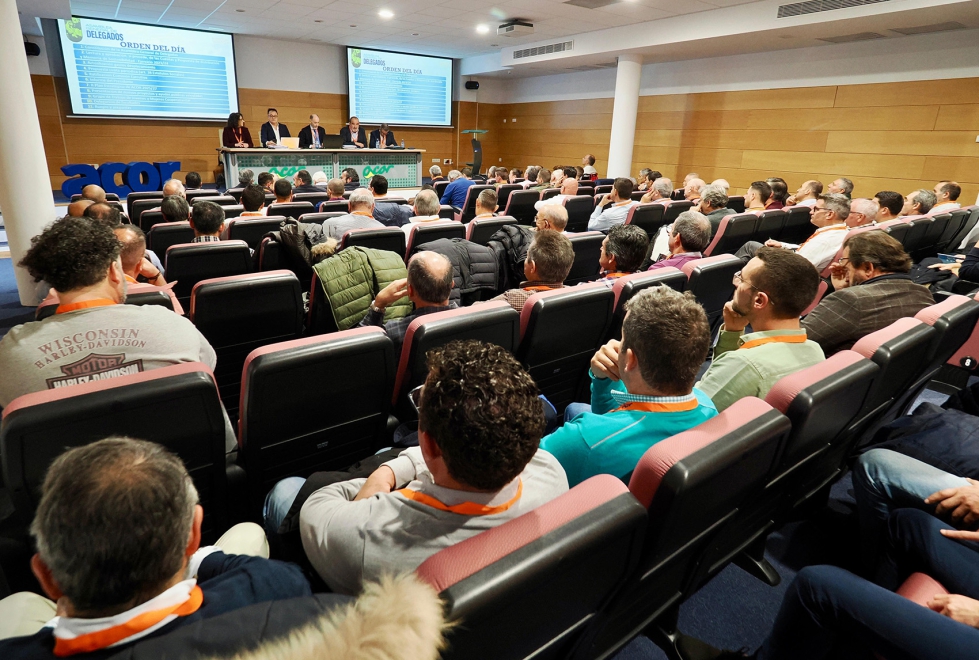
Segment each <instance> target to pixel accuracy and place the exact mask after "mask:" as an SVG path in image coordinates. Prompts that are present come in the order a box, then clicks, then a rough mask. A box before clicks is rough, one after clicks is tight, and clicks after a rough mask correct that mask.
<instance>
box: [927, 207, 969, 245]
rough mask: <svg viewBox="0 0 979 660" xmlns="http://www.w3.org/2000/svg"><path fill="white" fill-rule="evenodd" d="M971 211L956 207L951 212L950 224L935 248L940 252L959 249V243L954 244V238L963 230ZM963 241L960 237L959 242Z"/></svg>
mask: <svg viewBox="0 0 979 660" xmlns="http://www.w3.org/2000/svg"><path fill="white" fill-rule="evenodd" d="M971 213H972V212H971V211H970V210H969V209H956V210H954V211H952V212H951V213H950V214H949V219H948V225H947V226H946V227H945V232H944V233H943V234H942V236H941V238H939V239H938V245H937V246H936V248H935V249H936V250H937V251H938V252H950V251H953V250H957V249H958V247H959V244H958V243H955V244H954V245H953V239H954V238H955V237H956V236H958V235H959V232H960V231H962V228H963V227H964V226H965V224H966V222H967V221H968V220H969V216H970V215H971ZM961 242H962V241H961V239H959V243H961Z"/></svg>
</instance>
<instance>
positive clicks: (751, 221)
mask: <svg viewBox="0 0 979 660" xmlns="http://www.w3.org/2000/svg"><path fill="white" fill-rule="evenodd" d="M757 227H758V216H757V215H755V214H754V213H741V214H739V215H726V216H724V217H723V218H721V224H720V225H718V227H717V231H716V232H714V238H713V239H711V242H710V245H708V246H707V249H706V250H704V254H705V255H707V256H708V257H710V256H713V255H721V254H734V252H736V251H737V250H738V249H740V248H741V246H742V245H744V244H745V243H746V242H748V241H752V240H756V239H757V238H758V237H757V233H758V232H757V231H756V229H757Z"/></svg>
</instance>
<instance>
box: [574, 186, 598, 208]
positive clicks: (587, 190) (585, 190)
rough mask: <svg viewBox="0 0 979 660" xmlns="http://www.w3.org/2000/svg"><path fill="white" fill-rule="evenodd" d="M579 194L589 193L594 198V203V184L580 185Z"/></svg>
mask: <svg viewBox="0 0 979 660" xmlns="http://www.w3.org/2000/svg"><path fill="white" fill-rule="evenodd" d="M578 194H579V195H587V196H589V197H591V198H592V202H593V204H594V197H595V187H594V186H578Z"/></svg>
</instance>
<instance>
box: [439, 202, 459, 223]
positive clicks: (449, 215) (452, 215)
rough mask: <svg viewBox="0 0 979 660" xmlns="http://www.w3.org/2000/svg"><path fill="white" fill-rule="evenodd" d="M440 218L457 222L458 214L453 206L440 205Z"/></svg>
mask: <svg viewBox="0 0 979 660" xmlns="http://www.w3.org/2000/svg"><path fill="white" fill-rule="evenodd" d="M439 217H440V218H442V219H443V220H455V219H456V212H455V209H454V208H452V205H451V204H440V205H439Z"/></svg>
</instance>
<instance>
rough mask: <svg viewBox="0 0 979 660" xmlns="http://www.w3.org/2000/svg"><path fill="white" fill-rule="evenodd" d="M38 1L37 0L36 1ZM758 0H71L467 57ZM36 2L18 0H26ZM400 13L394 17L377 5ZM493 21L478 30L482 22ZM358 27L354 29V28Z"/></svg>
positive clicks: (119, 12) (166, 20)
mask: <svg viewBox="0 0 979 660" xmlns="http://www.w3.org/2000/svg"><path fill="white" fill-rule="evenodd" d="M35 1H36V0H35ZM753 1H754V0H622V1H620V2H617V3H614V4H611V5H609V6H607V7H602V8H599V9H585V8H582V7H576V6H573V5H569V4H565V2H564V1H563V0H505V1H503V2H499V3H498V4H496V5H493V4H491V3H489V2H481V1H479V0H356V1H354V2H350V1H348V2H331V1H330V0H279V1H276V0H172V1H171V0H71V12H72V13H73V14H74V15H76V16H91V17H94V18H106V19H111V18H115V19H118V20H123V21H133V22H138V23H159V24H160V25H167V26H173V27H196V28H201V29H211V30H219V31H222V32H232V33H235V34H249V35H255V36H261V37H271V38H276V39H289V40H294V41H308V42H326V43H335V44H344V45H354V46H367V47H372V48H388V49H393V50H408V49H410V50H411V51H412V52H417V53H424V54H431V55H443V56H447V57H456V58H461V57H468V56H472V55H477V54H480V53H488V52H498V51H499V50H500V49H501V48H505V47H507V46H517V45H520V44H523V43H530V42H535V41H540V40H542V39H552V38H561V37H568V36H571V35H576V34H581V33H584V32H591V31H595V30H603V29H607V28H611V27H619V26H625V25H631V24H634V23H644V22H648V21H655V20H659V19H662V18H667V17H670V16H679V15H682V14H691V13H695V12H701V11H709V10H713V9H717V8H718V7H730V6H734V5H742V4H748V3H750V2H753ZM29 2H31V0H26V2H25V0H20V3H19V4H27V3H29ZM381 9H387V10H390V11H392V12H394V17H393V18H391V19H383V18H380V17H379V16H378V11H380V10H381ZM509 18H522V19H525V20H528V21H530V22H531V23H533V24H534V34H531V35H528V36H525V37H498V36H497V35H496V27H497V25H499V24H500V23H502V22H505V19H509ZM479 24H485V25H488V26H489V27H490V33H489V34H478V33H477V32H476V26H477V25H479ZM353 26H356V27H353Z"/></svg>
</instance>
